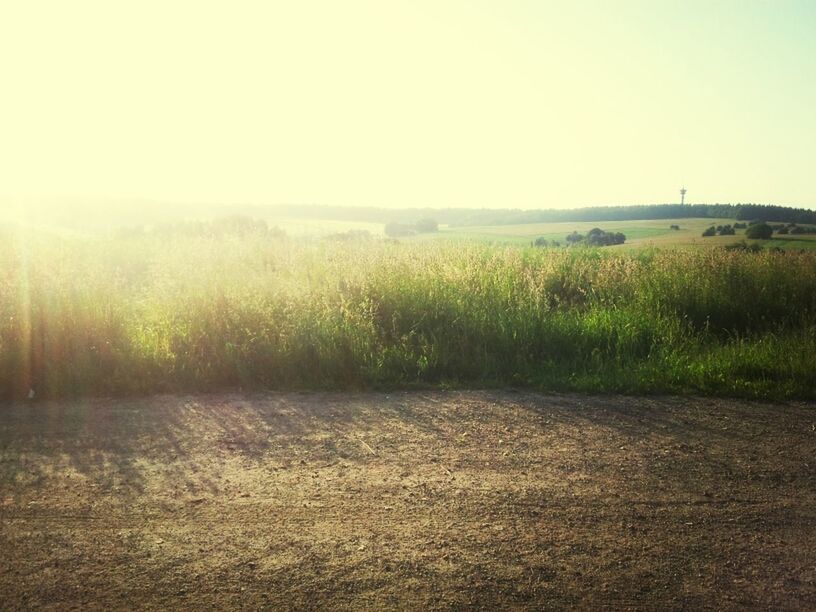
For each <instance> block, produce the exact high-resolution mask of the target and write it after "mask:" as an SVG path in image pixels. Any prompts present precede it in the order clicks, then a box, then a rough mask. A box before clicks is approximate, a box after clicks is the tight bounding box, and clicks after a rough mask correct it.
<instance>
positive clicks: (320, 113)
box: [0, 0, 816, 208]
mask: <svg viewBox="0 0 816 612" xmlns="http://www.w3.org/2000/svg"><path fill="white" fill-rule="evenodd" d="M814 32H816V3H814V2H810V1H802V2H792V1H775V2H758V1H756V2H745V1H734V2H711V1H708V0H706V1H696V2H682V3H681V2H658V1H654V0H651V1H643V2H634V1H630V2H622V1H616V2H608V1H605V0H604V1H597V2H586V1H584V2H566V1H565V2H535V1H532V0H530V1H522V0H513V1H509V0H507V1H502V2H498V1H495V2H488V1H478V0H470V1H463V0H448V1H440V0H433V1H414V2H408V1H373V0H372V1H364V0H344V1H334V0H331V1H329V0H325V1H297V2H295V1H287V2H283V1H278V2H242V1H236V0H232V1H230V2H225V1H224V2H192V1H189V2H178V1H170V0H162V1H160V2H157V1H142V2H135V3H123V2H110V1H107V0H106V1H99V2H92V1H87V0H78V1H75V2H61V1H60V2H39V1H28V0H27V1H25V2H5V3H4V4H3V7H2V9H0V79H1V82H2V84H3V89H2V95H1V96H0V193H2V194H6V195H12V196H38V195H46V196H51V195H59V196H62V195H65V196H80V197H83V196H88V197H96V198H104V197H115V198H149V199H155V200H162V201H176V202H195V201H206V202H219V201H221V202H250V203H319V204H328V205H373V206H400V207H405V206H467V207H491V208H503V207H520V208H563V207H573V206H591V205H604V204H643V203H652V202H675V201H677V200H678V199H679V195H678V193H677V191H678V189H679V188H680V187H681V185H683V184H686V186H687V187H688V188H689V195H688V200H689V201H692V202H763V203H776V204H785V205H792V206H800V207H808V208H812V207H816V190H814V181H813V172H814V153H813V146H814V143H816V113H814V109H816V36H814Z"/></svg>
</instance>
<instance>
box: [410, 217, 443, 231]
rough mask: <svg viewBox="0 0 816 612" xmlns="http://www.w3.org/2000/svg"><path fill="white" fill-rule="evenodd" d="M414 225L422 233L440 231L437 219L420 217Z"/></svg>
mask: <svg viewBox="0 0 816 612" xmlns="http://www.w3.org/2000/svg"><path fill="white" fill-rule="evenodd" d="M414 227H415V229H416V231H417V232H419V233H420V234H428V233H431V232H438V231H439V223H437V222H436V219H420V220H419V221H417V222H416V225H414Z"/></svg>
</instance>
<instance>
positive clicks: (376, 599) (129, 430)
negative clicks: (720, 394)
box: [0, 391, 816, 610]
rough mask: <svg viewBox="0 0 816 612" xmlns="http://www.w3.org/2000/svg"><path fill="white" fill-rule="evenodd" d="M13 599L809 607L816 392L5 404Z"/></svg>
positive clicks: (4, 523) (182, 604) (107, 603)
mask: <svg viewBox="0 0 816 612" xmlns="http://www.w3.org/2000/svg"><path fill="white" fill-rule="evenodd" d="M0 608H1V609H32V608H55V609H65V608H83V609H87V608H91V609H94V608H96V609H101V608H104V609H110V608H115V609H125V608H127V609H133V608H153V609H167V608H172V609H214V608H217V609H223V608H230V609H232V608H244V609H257V608H274V609H281V608H309V609H315V608H317V609H448V608H456V609H461V608H486V609H495V608H522V609H563V608H573V609H574V608H579V609H599V608H622V609H655V608H669V609H677V608H685V609H699V608H717V609H733V610H743V609H746V608H748V609H768V608H772V609H803V610H805V609H810V610H813V609H816V405H815V404H808V403H786V404H762V403H745V402H739V401H732V400H715V399H701V398H631V397H592V396H579V395H540V394H534V393H527V392H513V391H502V392H481V391H479V392H422V393H391V394H368V393H367V394H341V393H309V394H306V393H304V394H247V395H242V394H234V395H218V396H162V397H155V398H151V399H147V400H145V399H139V400H135V399H134V400H124V401H123V400H104V399H99V400H88V401H77V402H65V403H32V404H19V405H12V406H8V405H7V406H0Z"/></svg>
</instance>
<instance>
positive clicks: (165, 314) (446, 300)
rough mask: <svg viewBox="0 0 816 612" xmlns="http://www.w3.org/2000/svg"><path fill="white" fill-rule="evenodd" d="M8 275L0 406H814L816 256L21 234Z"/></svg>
mask: <svg viewBox="0 0 816 612" xmlns="http://www.w3.org/2000/svg"><path fill="white" fill-rule="evenodd" d="M644 227H646V224H644ZM681 227H682V226H681ZM576 229H581V228H580V227H579V228H576ZM503 231H508V230H506V229H504V230H503ZM536 233H537V232H536ZM525 240H526V237H525ZM624 246H625V245H624ZM0 262H1V263H0V270H2V276H0V289H2V292H1V293H0V366H1V367H0V395H2V396H3V397H5V398H21V397H27V396H28V395H29V394H31V393H32V392H33V394H34V395H35V396H36V397H63V396H75V395H84V394H122V393H125V394H127V393H153V392H164V391H190V390H194V391H201V390H217V389H223V388H237V387H244V388H246V387H252V388H273V389H291V388H302V389H304V388H305V389H315V388H345V389H348V388H371V387H406V386H409V387H410V386H417V385H419V386H428V385H431V386H439V385H441V386H474V385H476V386H493V385H508V384H512V385H525V386H531V387H534V388H540V389H558V390H582V391H596V392H597V391H604V392H612V391H614V392H626V393H655V392H679V393H688V392H697V393H710V394H721V395H739V396H750V397H812V396H814V394H815V393H816V389H814V385H813V382H812V381H813V380H816V362H814V360H813V359H812V358H811V356H812V355H813V354H814V352H816V253H812V252H811V253H796V252H790V253H786V252H770V251H766V252H763V253H759V254H753V253H740V252H727V251H725V250H723V249H679V250H677V249H675V250H659V249H647V250H637V249H636V250H627V249H618V250H616V249H613V248H608V249H602V250H587V249H566V248H561V249H534V248H518V247H514V246H497V245H485V244H462V243H455V242H454V243H451V242H448V241H444V240H442V241H407V242H397V243H393V242H388V241H376V240H374V241H359V242H355V241H351V242H347V243H337V242H328V241H307V242H302V241H297V240H291V239H285V238H278V237H261V236H243V237H228V236H227V237H222V238H218V239H212V238H193V237H186V236H176V237H172V236H171V237H151V236H149V235H148V236H142V237H139V238H134V239H131V240H119V241H116V240H103V239H89V238H69V237H55V236H51V235H49V236H44V235H38V234H31V233H28V234H18V235H16V236H8V237H7V239H6V240H3V241H2V243H0Z"/></svg>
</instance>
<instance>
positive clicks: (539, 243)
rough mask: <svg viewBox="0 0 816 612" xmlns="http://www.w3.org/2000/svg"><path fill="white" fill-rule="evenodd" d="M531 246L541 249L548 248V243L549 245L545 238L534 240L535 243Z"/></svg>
mask: <svg viewBox="0 0 816 612" xmlns="http://www.w3.org/2000/svg"><path fill="white" fill-rule="evenodd" d="M533 246H537V247H542V248H543V247H548V246H550V243H549V241H548V240H547V239H546V238H543V237H541V238H536V239H535V242H533Z"/></svg>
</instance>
